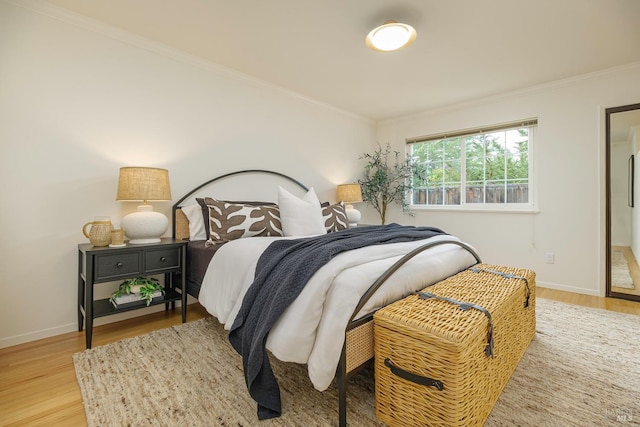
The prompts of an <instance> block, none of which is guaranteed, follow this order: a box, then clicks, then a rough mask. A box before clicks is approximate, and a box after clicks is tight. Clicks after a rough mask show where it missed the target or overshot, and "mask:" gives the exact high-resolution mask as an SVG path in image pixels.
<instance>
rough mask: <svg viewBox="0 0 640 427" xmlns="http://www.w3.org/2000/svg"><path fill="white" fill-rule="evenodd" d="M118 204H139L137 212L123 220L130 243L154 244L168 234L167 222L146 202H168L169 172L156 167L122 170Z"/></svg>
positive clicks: (163, 216) (125, 168)
mask: <svg viewBox="0 0 640 427" xmlns="http://www.w3.org/2000/svg"><path fill="white" fill-rule="evenodd" d="M116 200H119V201H142V204H141V205H139V206H138V210H137V211H136V212H132V213H130V214H128V215H126V216H125V217H124V218H122V222H121V226H122V229H123V230H124V233H125V234H126V235H127V237H129V239H130V240H129V243H132V244H145V243H157V242H159V241H160V236H162V235H163V234H164V232H165V231H167V228H168V227H169V220H168V219H167V217H166V216H165V215H163V214H161V213H160V212H154V210H153V206H151V205H148V204H147V202H149V201H165V202H166V201H170V200H171V188H170V187H169V171H167V170H166V169H159V168H146V167H123V168H120V177H119V178H118V195H117V196H116Z"/></svg>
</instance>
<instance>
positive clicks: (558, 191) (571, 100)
mask: <svg viewBox="0 0 640 427" xmlns="http://www.w3.org/2000/svg"><path fill="white" fill-rule="evenodd" d="M550 66H552V64H551V65H550ZM637 102H640V64H637V63H636V64H631V65H629V66H626V67H621V68H618V69H616V70H608V71H605V72H600V73H594V74H592V75H588V76H581V77H579V78H575V79H570V80H565V81H562V82H556V83H554V84H548V85H544V86H539V87H535V88H530V89H528V90H523V91H518V92H515V93H511V94H505V95H503V96H498V97H492V98H489V99H485V100H481V101H477V102H471V103H467V104H465V105H458V106H454V107H450V108H444V109H441V110H437V111H429V112H425V113H424V114H420V115H414V116H411V117H404V118H398V119H393V120H388V121H384V122H382V123H380V124H379V128H378V141H379V142H380V143H382V144H384V143H386V142H390V143H391V144H392V145H393V146H394V148H395V149H397V150H400V151H402V150H404V140H405V138H407V137H415V136H421V135H429V134H434V133H440V132H445V131H451V130H457V129H466V128H472V127H476V126H482V125H490V124H498V123H503V122H509V121H513V120H518V119H526V118H530V117H538V129H537V132H536V140H535V147H534V158H533V161H534V162H535V172H534V180H535V184H536V186H537V195H538V202H539V203H538V207H539V213H537V214H508V213H504V214H493V213H463V212H442V211H427V210H423V211H419V212H418V213H417V215H416V216H415V218H408V217H406V216H403V215H402V213H400V212H399V211H398V210H397V209H396V210H394V211H393V213H392V216H391V218H390V219H391V221H403V222H405V223H415V224H431V225H436V226H440V227H442V228H443V229H444V230H446V231H448V232H450V233H452V234H456V235H458V236H460V237H462V238H463V239H464V240H466V241H468V242H469V243H471V244H473V245H475V246H476V247H477V249H478V250H479V252H480V254H481V255H482V257H483V260H484V261H486V262H490V263H498V264H507V265H514V266H521V267H527V268H532V269H534V270H535V271H536V273H537V280H538V283H539V284H540V285H544V286H546V287H551V288H556V289H562V290H567V291H573V292H579V293H584V294H591V295H604V289H605V280H604V278H605V267H604V266H605V258H604V257H605V255H604V244H605V225H606V224H605V191H604V190H605V135H604V109H605V108H608V107H615V106H620V105H627V104H633V103H637ZM547 252H553V253H554V254H555V264H546V263H545V262H544V258H545V253H547Z"/></svg>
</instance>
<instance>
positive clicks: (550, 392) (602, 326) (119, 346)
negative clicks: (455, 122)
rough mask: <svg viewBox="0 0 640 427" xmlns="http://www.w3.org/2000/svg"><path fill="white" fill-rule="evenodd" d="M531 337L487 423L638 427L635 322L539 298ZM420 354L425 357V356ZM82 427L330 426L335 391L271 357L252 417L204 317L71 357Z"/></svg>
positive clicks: (369, 409) (363, 395)
mask: <svg viewBox="0 0 640 427" xmlns="http://www.w3.org/2000/svg"><path fill="white" fill-rule="evenodd" d="M536 310H537V328H536V330H537V332H536V336H535V338H534V340H533V341H532V343H531V345H530V346H529V348H528V350H527V352H526V353H525V355H524V357H523V359H522V361H521V362H520V364H519V365H518V367H517V369H516V371H515V373H514V374H513V376H512V378H511V380H510V381H509V383H508V384H507V386H506V387H505V389H504V391H503V393H502V395H501V396H500V398H499V400H498V402H497V403H496V405H495V407H494V409H493V412H492V413H491V415H490V416H489V419H488V420H487V423H486V426H608V425H610V426H618V427H620V426H627V425H640V398H639V396H640V359H639V355H640V343H639V340H638V337H639V336H640V316H634V315H625V314H620V313H614V312H609V311H604V310H597V309H589V308H584V307H580V306H575V305H568V304H563V303H558V302H555V301H550V300H544V299H538V301H537V307H536ZM425 351H426V350H425ZM73 360H74V364H75V368H76V374H77V378H78V382H79V384H80V389H81V391H82V397H83V401H84V406H85V411H86V415H87V421H88V424H89V426H265V427H266V426H305V427H306V426H332V425H337V417H338V412H337V408H338V403H337V392H336V387H335V386H332V387H330V388H329V389H328V390H327V391H325V392H318V391H316V390H315V389H314V388H313V386H312V385H311V383H310V381H309V380H308V378H307V374H306V370H305V367H304V366H299V365H295V364H291V363H281V362H278V361H273V368H274V372H275V374H276V377H277V378H278V381H279V384H280V389H281V393H282V405H283V415H282V416H281V417H280V418H276V419H273V420H266V421H258V420H257V417H256V406H255V402H254V401H253V400H251V398H250V397H249V394H248V392H247V390H246V386H245V383H244V377H243V375H242V362H241V359H240V356H239V355H238V354H236V353H235V352H234V351H233V349H232V348H231V346H230V344H229V342H228V340H227V337H226V333H225V331H224V330H223V328H222V327H221V326H220V325H219V324H218V322H217V321H216V320H215V319H202V320H199V321H196V322H192V323H188V324H184V325H180V326H176V327H172V328H168V329H163V330H158V331H154V332H152V333H150V334H147V335H143V336H140V337H136V338H131V339H127V340H123V341H119V342H116V343H113V344H109V345H106V346H102V347H96V348H94V349H91V350H86V351H84V352H82V353H77V354H75V355H74V357H73ZM373 383H374V382H373V373H372V371H371V370H368V369H365V370H363V371H361V372H360V373H358V374H357V375H355V376H354V377H353V378H352V379H351V380H350V382H349V385H348V393H349V401H348V423H349V425H350V426H377V425H382V424H381V423H380V422H378V421H377V420H376V418H375V414H374V409H373V407H374V396H373V387H374V384H373Z"/></svg>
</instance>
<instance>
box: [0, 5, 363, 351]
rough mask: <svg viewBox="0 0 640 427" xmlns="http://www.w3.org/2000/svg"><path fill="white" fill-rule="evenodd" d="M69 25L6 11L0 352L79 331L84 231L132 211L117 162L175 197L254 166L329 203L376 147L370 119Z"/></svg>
mask: <svg viewBox="0 0 640 427" xmlns="http://www.w3.org/2000/svg"><path fill="white" fill-rule="evenodd" d="M67 18H68V17H66V16H64V15H56V16H55V17H51V16H47V15H45V14H41V13H38V12H36V11H30V10H26V9H23V8H21V7H17V6H14V5H10V4H8V3H5V2H1V1H0V141H1V144H2V155H1V156H0V179H1V181H2V186H1V189H0V200H1V201H2V210H1V212H2V213H1V215H2V217H1V221H0V223H1V225H0V227H1V228H0V236H2V237H1V240H0V253H1V254H2V256H0V260H1V261H0V272H1V273H0V274H1V276H0V286H1V290H2V296H3V305H2V309H1V310H0V347H4V346H8V345H13V344H17V343H20V342H26V341H30V340H33V339H37V338H41V337H45V336H51V335H55V334H59V333H63V332H69V331H74V330H77V329H76V328H77V320H76V319H77V317H76V316H77V314H76V313H77V312H76V298H77V296H76V289H77V288H76V286H77V279H76V277H77V276H76V272H77V244H78V243H84V242H87V239H86V238H85V237H84V236H83V235H82V233H81V227H82V225H83V224H84V223H85V222H87V221H91V220H92V219H93V218H94V217H95V216H96V215H109V216H111V219H112V221H114V222H117V221H119V219H120V218H121V217H122V216H124V215H125V214H126V213H128V212H130V211H132V210H134V209H135V205H136V204H135V203H119V202H116V201H115V194H116V186H117V179H118V169H119V168H120V167H121V166H134V165H140V166H158V167H164V168H167V169H168V170H169V174H170V179H171V187H172V188H171V189H172V193H173V197H174V200H177V199H178V198H180V197H181V196H182V195H183V194H184V193H186V192H187V191H188V190H190V189H192V188H193V187H195V186H196V185H197V184H199V183H201V182H203V181H205V180H207V179H209V178H212V177H214V176H217V175H219V174H222V173H225V172H229V171H233V170H238V169H247V168H267V169H273V170H277V171H280V172H283V173H286V174H289V175H291V176H293V177H295V178H297V179H299V180H301V181H303V182H305V183H306V184H308V185H313V186H314V187H315V188H316V189H317V191H318V193H319V195H320V197H321V198H322V199H324V200H330V199H331V200H333V198H334V197H335V185H336V184H338V183H344V182H352V181H353V180H354V179H356V178H357V177H358V175H359V173H360V170H359V167H360V166H359V165H358V163H357V162H356V161H355V160H356V159H357V158H358V156H359V155H360V154H361V153H363V152H366V151H369V150H370V147H372V146H373V144H374V143H375V129H374V125H373V123H371V122H369V121H367V120H364V119H362V118H359V117H356V116H353V115H350V114H347V113H345V112H341V111H338V110H335V109H333V108H330V107H328V106H323V105H320V104H317V103H314V102H312V101H310V100H307V99H304V98H302V97H299V96H296V95H294V94H291V93H288V92H285V91H283V90H280V89H278V88H275V87H273V86H270V85H268V84H265V83H261V82H258V81H255V80H252V79H249V78H246V77H243V76H240V75H238V74H235V73H233V72H230V71H228V70H225V69H222V68H220V67H217V66H215V65H213V64H208V63H202V62H199V61H198V60H196V59H194V58H189V57H186V56H184V55H182V54H179V53H176V52H172V51H170V50H168V49H166V48H163V47H162V46H156V45H153V44H151V43H148V44H147V42H145V41H141V40H139V39H136V38H134V37H132V36H130V35H127V34H124V33H119V32H118V31H115V30H113V29H108V28H102V27H99V26H93V24H91V23H84V22H80V23H75V22H74V20H73V19H72V18H69V19H67ZM66 21H71V22H72V23H70V22H66ZM141 45H145V47H141ZM159 52H160V53H159ZM274 191H275V190H274ZM155 208H156V210H159V211H162V212H164V213H166V214H169V213H170V208H171V204H170V203H158V204H156V206H155ZM107 293H108V292H107ZM144 312H145V310H139V311H136V312H133V313H132V314H131V313H130V314H129V315H140V314H144ZM118 318H120V317H118V316H113V317H107V318H101V319H98V322H97V323H98V324H100V323H104V322H108V321H113V320H116V319H118Z"/></svg>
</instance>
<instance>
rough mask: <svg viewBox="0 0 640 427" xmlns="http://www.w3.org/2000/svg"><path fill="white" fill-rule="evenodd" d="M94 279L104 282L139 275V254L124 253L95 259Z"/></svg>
mask: <svg viewBox="0 0 640 427" xmlns="http://www.w3.org/2000/svg"><path fill="white" fill-rule="evenodd" d="M95 272H96V275H95V279H96V280H105V279H110V278H117V277H120V276H123V275H131V274H139V273H141V270H140V254H139V253H124V254H117V255H104V256H97V257H96V266H95Z"/></svg>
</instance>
